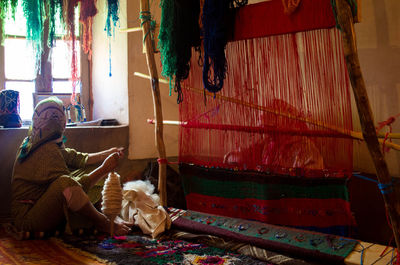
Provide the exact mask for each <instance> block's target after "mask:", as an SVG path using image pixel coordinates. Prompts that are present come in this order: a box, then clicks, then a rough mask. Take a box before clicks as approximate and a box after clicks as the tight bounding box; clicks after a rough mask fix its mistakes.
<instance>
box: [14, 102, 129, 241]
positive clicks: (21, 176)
mask: <svg viewBox="0 0 400 265" xmlns="http://www.w3.org/2000/svg"><path fill="white" fill-rule="evenodd" d="M65 126H66V117H65V114H64V110H63V104H62V101H61V100H59V99H58V98H56V97H51V98H48V99H45V100H42V101H41V102H39V103H38V105H37V106H36V108H35V111H34V114H33V118H32V127H31V129H30V132H29V135H28V137H26V138H25V139H24V140H23V142H22V145H21V147H20V148H19V150H18V153H17V157H16V161H15V163H14V170H13V177H12V202H11V212H12V215H13V217H14V218H15V219H14V224H15V226H16V228H17V229H18V230H20V231H30V232H46V231H54V230H56V229H57V228H60V226H62V225H63V224H65V223H66V222H67V224H68V227H69V228H70V229H71V230H74V229H76V228H80V227H82V226H84V227H87V226H88V224H89V225H92V224H94V225H95V227H96V228H97V229H98V230H100V231H104V232H108V229H109V228H110V220H109V219H108V218H107V217H106V216H105V215H104V214H102V213H101V212H99V211H98V210H97V209H96V208H95V207H94V205H93V204H92V203H96V202H97V201H99V200H100V195H101V194H100V192H101V187H100V189H99V188H98V187H97V190H96V189H93V188H94V186H95V185H96V183H98V182H100V181H101V180H102V179H103V178H104V176H105V175H106V174H107V173H109V172H110V171H112V170H114V169H115V168H116V167H117V165H118V160H119V159H120V158H121V157H122V155H123V153H122V148H115V147H114V148H111V149H109V150H105V151H102V152H99V153H93V154H86V153H81V152H77V151H76V150H74V149H70V148H65V147H64V143H63V134H64V130H65ZM100 162H102V164H101V165H100V166H98V167H97V168H95V169H94V170H93V171H91V172H90V173H88V174H83V173H82V172H83V169H84V168H85V167H86V166H87V165H95V164H98V163H100ZM73 170H75V171H73ZM77 172H79V175H77V174H76V173H77ZM90 191H91V192H90ZM88 194H89V196H88ZM89 197H91V199H92V202H91V201H90V199H89ZM73 220H79V221H78V222H76V221H75V224H74V221H73ZM76 223H79V224H78V225H76ZM77 226H78V227H77ZM129 230H130V228H129V227H128V226H127V225H126V224H125V223H123V222H120V221H118V222H116V224H115V233H116V234H117V235H123V234H127V233H128V232H129Z"/></svg>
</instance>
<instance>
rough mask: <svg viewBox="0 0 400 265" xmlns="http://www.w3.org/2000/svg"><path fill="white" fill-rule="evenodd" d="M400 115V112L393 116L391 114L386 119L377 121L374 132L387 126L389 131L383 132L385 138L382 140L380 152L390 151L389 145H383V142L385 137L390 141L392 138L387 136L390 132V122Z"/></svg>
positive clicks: (385, 139)
mask: <svg viewBox="0 0 400 265" xmlns="http://www.w3.org/2000/svg"><path fill="white" fill-rule="evenodd" d="M399 116H400V113H399V114H397V115H395V116H391V117H389V118H388V119H387V120H385V121H382V122H379V123H378V126H377V127H376V132H377V133H378V132H379V131H380V130H382V129H383V127H385V126H388V127H389V131H388V132H387V133H386V134H385V138H384V140H383V143H382V153H383V154H385V153H386V152H389V151H390V148H389V147H386V146H385V143H386V141H387V139H389V142H392V139H391V138H389V134H390V133H392V123H393V122H395V121H396V118H398V117H399Z"/></svg>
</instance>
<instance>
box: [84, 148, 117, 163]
mask: <svg viewBox="0 0 400 265" xmlns="http://www.w3.org/2000/svg"><path fill="white" fill-rule="evenodd" d="M114 153H118V156H119V157H120V158H122V157H124V148H123V147H112V148H110V149H107V150H104V151H101V152H98V153H91V154H89V157H88V160H87V162H86V164H87V165H94V164H98V163H104V161H105V160H106V159H107V158H108V157H109V156H110V155H111V154H114Z"/></svg>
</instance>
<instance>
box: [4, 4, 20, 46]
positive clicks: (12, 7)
mask: <svg viewBox="0 0 400 265" xmlns="http://www.w3.org/2000/svg"><path fill="white" fill-rule="evenodd" d="M17 5H18V0H0V19H1V20H3V21H4V20H5V19H6V18H7V15H8V14H9V13H10V11H11V17H12V18H13V19H14V20H15V10H16V8H17ZM0 27H1V36H0V40H1V44H2V45H3V42H4V34H5V33H4V23H1V25H0Z"/></svg>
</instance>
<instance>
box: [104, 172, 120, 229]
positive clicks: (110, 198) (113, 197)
mask: <svg viewBox="0 0 400 265" xmlns="http://www.w3.org/2000/svg"><path fill="white" fill-rule="evenodd" d="M119 179H120V176H119V175H118V174H117V173H116V172H111V173H109V174H108V178H107V179H106V181H105V182H104V187H103V191H102V192H101V194H102V195H103V201H102V207H101V211H102V212H103V213H104V214H105V215H106V216H107V217H108V218H109V219H110V221H111V223H110V225H111V230H110V231H111V232H110V234H111V236H114V220H115V218H116V217H117V216H118V215H119V214H120V213H121V209H122V188H121V182H120V180H119Z"/></svg>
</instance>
